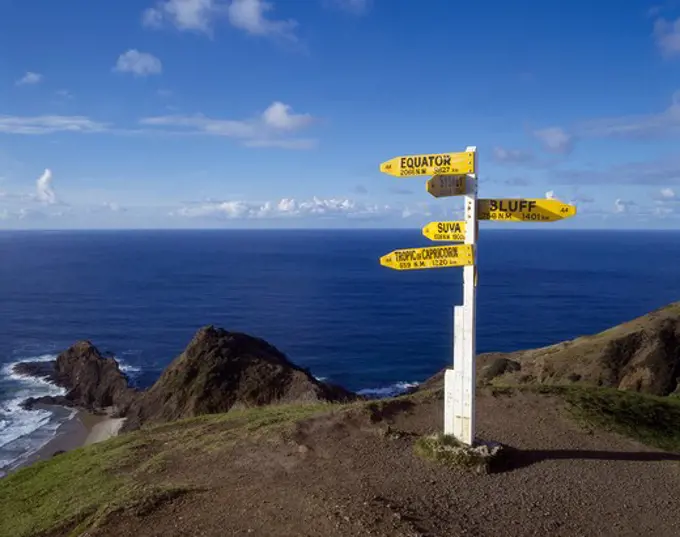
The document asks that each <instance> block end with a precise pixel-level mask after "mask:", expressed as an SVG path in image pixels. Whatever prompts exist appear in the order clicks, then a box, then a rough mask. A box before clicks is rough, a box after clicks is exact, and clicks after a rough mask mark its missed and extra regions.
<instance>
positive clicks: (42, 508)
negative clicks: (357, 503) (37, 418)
mask: <svg viewBox="0 0 680 537" xmlns="http://www.w3.org/2000/svg"><path fill="white" fill-rule="evenodd" d="M333 408H335V407H334V406H332V405H328V404H291V405H276V406H270V407H260V408H252V409H247V410H238V411H234V412H228V413H226V414H213V415H206V416H201V417H198V418H191V419H186V420H181V421H176V422H172V423H167V424H162V425H157V426H151V427H145V428H143V429H141V430H140V431H137V432H134V433H130V434H124V435H121V436H119V437H116V438H113V439H111V440H109V441H107V442H102V443H99V444H94V445H92V446H88V447H85V448H80V449H77V450H74V451H70V452H68V453H64V454H61V455H58V456H56V457H53V458H51V459H48V460H45V461H42V462H39V463H36V464H34V465H32V466H29V467H28V468H24V469H22V470H19V471H17V472H15V473H13V474H10V475H9V476H7V477H6V478H4V479H0V537H36V536H38V535H43V534H46V533H48V532H50V531H55V530H57V529H60V528H63V529H64V530H66V529H69V530H71V535H73V536H74V537H75V536H77V535H80V534H81V533H83V532H84V531H86V530H87V529H88V528H92V527H95V526H96V525H97V524H98V523H99V522H100V521H102V520H103V519H105V518H106V517H107V516H108V515H110V514H111V513H112V512H115V511H118V510H122V509H134V510H135V511H136V512H143V511H144V510H151V509H153V508H154V507H155V506H156V505H158V504H159V503H162V502H163V501H167V500H168V499H170V498H173V497H175V496H177V495H178V494H182V493H184V492H186V491H187V490H189V488H188V487H187V486H186V485H185V484H182V483H173V482H167V481H164V480H163V475H164V474H163V471H164V470H165V469H166V467H167V466H168V465H169V463H170V461H171V460H172V458H173V457H175V456H178V455H185V454H191V456H195V455H196V454H197V453H199V450H202V451H204V452H205V451H207V452H214V451H217V450H220V449H224V448H225V446H226V445H228V444H227V443H225V440H229V439H231V440H235V439H238V438H245V437H251V436H253V435H257V434H259V433H263V432H265V431H271V430H272V429H273V428H276V427H285V426H289V425H291V424H292V423H294V422H295V421H297V420H300V419H303V418H307V417H310V416H312V415H314V414H316V413H319V412H323V411H329V410H332V409H333ZM149 481H154V484H149Z"/></svg>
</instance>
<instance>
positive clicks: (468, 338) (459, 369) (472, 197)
mask: <svg viewBox="0 0 680 537" xmlns="http://www.w3.org/2000/svg"><path fill="white" fill-rule="evenodd" d="M465 151H472V152H474V159H475V166H474V170H475V173H474V174H468V176H467V180H466V184H467V188H466V194H465V244H471V245H472V248H473V259H474V264H473V265H470V266H465V267H463V305H462V306H455V307H454V314H453V321H454V322H453V363H454V368H453V369H447V370H446V372H445V373H444V434H452V435H454V436H455V437H456V438H457V439H458V440H460V441H461V442H463V443H464V444H467V445H472V444H474V441H475V432H476V429H475V383H476V370H475V356H476V352H477V350H476V346H477V345H476V343H477V342H476V339H477V326H476V322H477V318H476V314H477V311H476V310H477V231H478V226H477V162H478V161H477V148H476V147H468V148H466V149H465Z"/></svg>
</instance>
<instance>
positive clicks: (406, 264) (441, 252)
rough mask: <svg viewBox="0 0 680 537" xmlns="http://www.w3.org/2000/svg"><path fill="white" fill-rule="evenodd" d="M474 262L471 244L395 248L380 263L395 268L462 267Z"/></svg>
mask: <svg viewBox="0 0 680 537" xmlns="http://www.w3.org/2000/svg"><path fill="white" fill-rule="evenodd" d="M473 263H474V259H473V255H472V245H471V244H456V245H449V246H429V247H427V248H405V249H403V250H394V251H393V252H390V253H389V254H386V255H384V256H382V257H381V258H380V264H381V265H382V266H383V267H388V268H391V269H395V270H418V269H430V268H443V267H462V266H464V265H472V264H473Z"/></svg>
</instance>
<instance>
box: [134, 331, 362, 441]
mask: <svg viewBox="0 0 680 537" xmlns="http://www.w3.org/2000/svg"><path fill="white" fill-rule="evenodd" d="M352 397H354V396H353V394H351V392H348V391H346V390H344V389H342V388H339V387H335V386H330V385H328V384H325V383H322V382H319V381H318V380H316V379H315V378H314V377H313V376H312V375H311V374H310V373H309V372H308V371H306V370H304V369H302V368H300V367H297V366H296V365H294V364H293V363H291V362H290V361H289V360H288V359H287V358H286V357H285V356H284V355H283V354H282V353H281V352H280V351H278V350H277V349H276V348H275V347H273V346H272V345H270V344H268V343H267V342H266V341H264V340H262V339H258V338H254V337H251V336H248V335H246V334H242V333H236V332H228V331H226V330H222V329H219V328H215V327H212V326H209V327H205V328H202V329H201V330H199V331H198V333H197V334H196V335H195V336H194V338H193V340H192V341H191V342H190V343H189V345H188V346H187V348H186V349H185V350H184V352H183V353H182V354H181V355H180V356H179V357H177V358H176V359H175V360H174V361H173V362H172V363H171V364H170V365H169V366H168V367H167V368H166V369H165V371H164V372H163V374H162V375H161V377H160V378H159V379H158V381H157V382H156V383H155V384H154V385H153V386H152V387H151V388H149V389H148V390H147V391H145V392H143V393H142V394H141V395H140V396H139V397H138V398H137V399H136V400H135V401H134V403H133V404H132V406H131V408H130V409H129V411H128V412H127V418H128V419H127V421H126V423H125V426H124V429H125V430H131V429H136V428H138V427H139V426H140V425H141V424H142V423H145V422H164V421H171V420H176V419H181V418H187V417H193V416H198V415H201V414H213V413H219V412H227V411H228V410H230V409H232V408H239V407H252V406H261V405H268V404H273V403H285V402H293V401H309V402H312V401H342V400H348V399H350V398H352Z"/></svg>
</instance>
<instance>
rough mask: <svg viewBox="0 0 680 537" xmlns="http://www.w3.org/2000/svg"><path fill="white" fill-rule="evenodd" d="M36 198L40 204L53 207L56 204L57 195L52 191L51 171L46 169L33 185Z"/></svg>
mask: <svg viewBox="0 0 680 537" xmlns="http://www.w3.org/2000/svg"><path fill="white" fill-rule="evenodd" d="M35 190H36V197H37V198H38V200H39V201H41V202H42V203H45V204H47V205H54V204H55V203H57V195H56V193H55V192H54V190H53V189H52V171H51V170H50V169H46V170H45V171H44V172H43V174H42V175H41V176H40V177H39V178H38V180H37V181H36V183H35Z"/></svg>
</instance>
